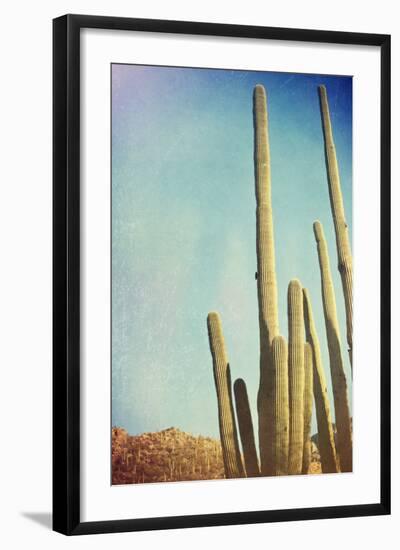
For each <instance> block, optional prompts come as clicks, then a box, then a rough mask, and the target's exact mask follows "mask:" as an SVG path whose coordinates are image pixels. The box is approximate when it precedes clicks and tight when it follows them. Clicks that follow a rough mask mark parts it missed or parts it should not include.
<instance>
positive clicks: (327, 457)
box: [303, 288, 338, 473]
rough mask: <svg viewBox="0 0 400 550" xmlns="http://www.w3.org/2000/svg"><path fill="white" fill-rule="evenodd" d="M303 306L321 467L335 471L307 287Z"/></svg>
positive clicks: (324, 470) (326, 395)
mask: <svg viewBox="0 0 400 550" xmlns="http://www.w3.org/2000/svg"><path fill="white" fill-rule="evenodd" d="M303 308H304V326H305V330H306V339H307V342H309V343H310V344H311V348H312V359H313V389H314V399H315V411H316V415H317V426H318V450H319V454H320V457H321V469H322V472H323V473H334V472H337V471H338V468H337V459H336V447H335V436H334V433H333V427H332V419H331V411H330V405H329V398H328V389H327V386H326V379H325V374H324V368H323V366H322V358H321V348H320V345H319V339H318V335H317V330H316V328H315V323H314V315H313V312H312V307H311V300H310V295H309V293H308V290H307V289H306V288H303Z"/></svg>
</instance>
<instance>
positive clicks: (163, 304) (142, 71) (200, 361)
mask: <svg viewBox="0 0 400 550" xmlns="http://www.w3.org/2000/svg"><path fill="white" fill-rule="evenodd" d="M257 83H260V84H263V85H264V86H265V88H266V91H267V98H268V113H269V134H270V148H271V169H272V202H273V214H274V228H275V253H276V264H277V280H278V292H279V314H280V330H281V333H282V334H283V335H284V336H285V337H286V336H287V306H286V295H287V287H288V284H289V281H290V279H293V278H298V279H300V281H301V283H302V284H303V286H305V287H307V288H308V289H309V291H310V295H311V299H312V303H313V309H314V316H315V321H316V325H317V331H318V334H319V338H320V343H321V348H322V353H323V360H324V367H325V371H326V375H327V378H328V382H329V386H330V374H329V362H328V353H327V347H326V337H325V324H324V318H323V310H322V301H321V292H320V273H319V267H318V256H317V249H316V244H315V240H314V235H313V229H312V224H313V222H314V221H315V220H316V219H319V220H320V221H321V222H322V224H323V226H324V230H325V235H326V238H327V241H328V247H329V252H330V260H331V268H332V275H333V278H334V285H335V290H336V301H337V307H338V316H339V323H340V326H341V331H342V351H343V353H342V355H343V359H344V361H345V365H346V372H347V373H348V381H349V386H350V390H351V383H350V380H351V377H350V374H349V373H350V366H349V362H348V357H347V352H346V349H347V347H346V336H345V326H346V325H345V313H344V303H343V293H342V288H341V282H340V276H339V273H338V271H337V267H336V266H337V254H336V246H335V238H334V228H333V222H332V216H331V212H330V205H329V193H328V185H327V177H326V169H325V159H324V148H323V136H322V128H321V121H320V112H319V102H318V89H317V86H318V85H319V84H325V86H326V88H327V92H328V99H329V104H330V110H331V119H332V125H333V131H334V139H335V143H336V149H337V155H338V161H339V168H340V175H341V183H342V191H343V197H344V203H345V210H346V216H347V222H348V224H349V228H350V234H351V228H352V188H351V183H352V79H351V77H342V76H325V75H324V76H322V75H305V74H290V73H271V72H248V71H231V70H215V69H190V68H169V67H147V66H136V65H113V66H112V423H113V425H119V426H123V427H125V428H126V429H127V430H128V431H129V432H130V433H132V434H138V433H142V432H145V431H157V430H160V429H164V428H167V427H170V426H175V427H178V428H180V429H181V430H184V431H188V432H191V433H194V434H203V435H211V436H218V416H217V402H216V396H215V389H214V381H213V374H212V361H211V354H210V351H209V344H208V335H207V325H206V318H207V313H208V312H209V311H213V310H217V311H218V312H219V313H220V315H221V318H222V323H223V329H224V334H225V340H226V344H227V348H228V354H229V359H230V365H231V370H232V377H233V379H235V378H238V377H242V378H244V380H245V381H246V384H247V388H248V393H249V398H250V403H251V406H252V411H253V421H254V423H255V424H256V421H257V418H256V407H255V404H256V394H257V387H258V376H259V332H258V305H257V285H256V280H255V277H254V274H255V271H256V266H257V262H256V218H255V206H256V203H255V187H254V168H253V118H252V94H253V88H254V86H255V85H256V84H257ZM330 394H331V390H330ZM332 408H333V407H332ZM313 429H314V430H315V421H314V424H313Z"/></svg>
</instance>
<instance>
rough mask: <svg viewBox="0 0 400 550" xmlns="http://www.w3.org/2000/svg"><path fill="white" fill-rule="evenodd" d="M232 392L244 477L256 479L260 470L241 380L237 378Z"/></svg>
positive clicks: (243, 385)
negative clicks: (241, 449)
mask: <svg viewBox="0 0 400 550" xmlns="http://www.w3.org/2000/svg"><path fill="white" fill-rule="evenodd" d="M233 390H234V394H235V402H236V416H237V419H238V424H239V433H240V439H241V441H242V448H243V458H244V463H245V467H246V475H247V477H256V476H259V475H260V469H259V467H258V459H257V451H256V444H255V441H254V431H253V421H252V419H251V412H250V406H249V398H248V396H247V388H246V383H245V381H244V380H242V378H238V379H237V380H236V381H235V383H234V385H233Z"/></svg>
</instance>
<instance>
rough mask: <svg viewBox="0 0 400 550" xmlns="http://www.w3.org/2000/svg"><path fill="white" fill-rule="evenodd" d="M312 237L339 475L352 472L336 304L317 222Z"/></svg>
mask: <svg viewBox="0 0 400 550" xmlns="http://www.w3.org/2000/svg"><path fill="white" fill-rule="evenodd" d="M314 233H315V239H316V241H317V248H318V258H319V265H320V271H321V287H322V301H323V306H324V315H325V327H326V335H327V339H328V348H329V360H330V367H331V376H332V388H333V400H334V404H335V417H336V429H337V441H338V444H337V447H338V451H339V457H340V469H341V471H342V472H351V471H352V469H353V449H352V447H353V444H352V433H351V421H350V410H349V402H348V397H347V381H346V375H345V373H344V368H343V360H342V354H341V350H340V334H339V324H338V320H337V314H336V300H335V293H334V289H333V283H332V276H331V269H330V265H329V256H328V248H327V246H326V241H325V236H324V231H323V228H322V225H321V223H320V222H318V221H317V222H315V223H314Z"/></svg>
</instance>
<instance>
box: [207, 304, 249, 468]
mask: <svg viewBox="0 0 400 550" xmlns="http://www.w3.org/2000/svg"><path fill="white" fill-rule="evenodd" d="M207 325H208V336H209V340H210V349H211V355H212V358H213V367H214V380H215V387H216V390H217V399H218V416H219V430H220V435H221V444H222V454H223V459H224V465H225V475H226V477H228V478H233V477H244V471H243V465H242V459H241V456H240V450H239V442H238V437H237V430H236V423H235V416H234V411H233V403H232V386H231V374H230V368H229V363H228V356H227V353H226V348H225V341H224V336H223V333H222V326H221V320H220V318H219V315H218V313H216V312H212V313H209V314H208V317H207Z"/></svg>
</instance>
